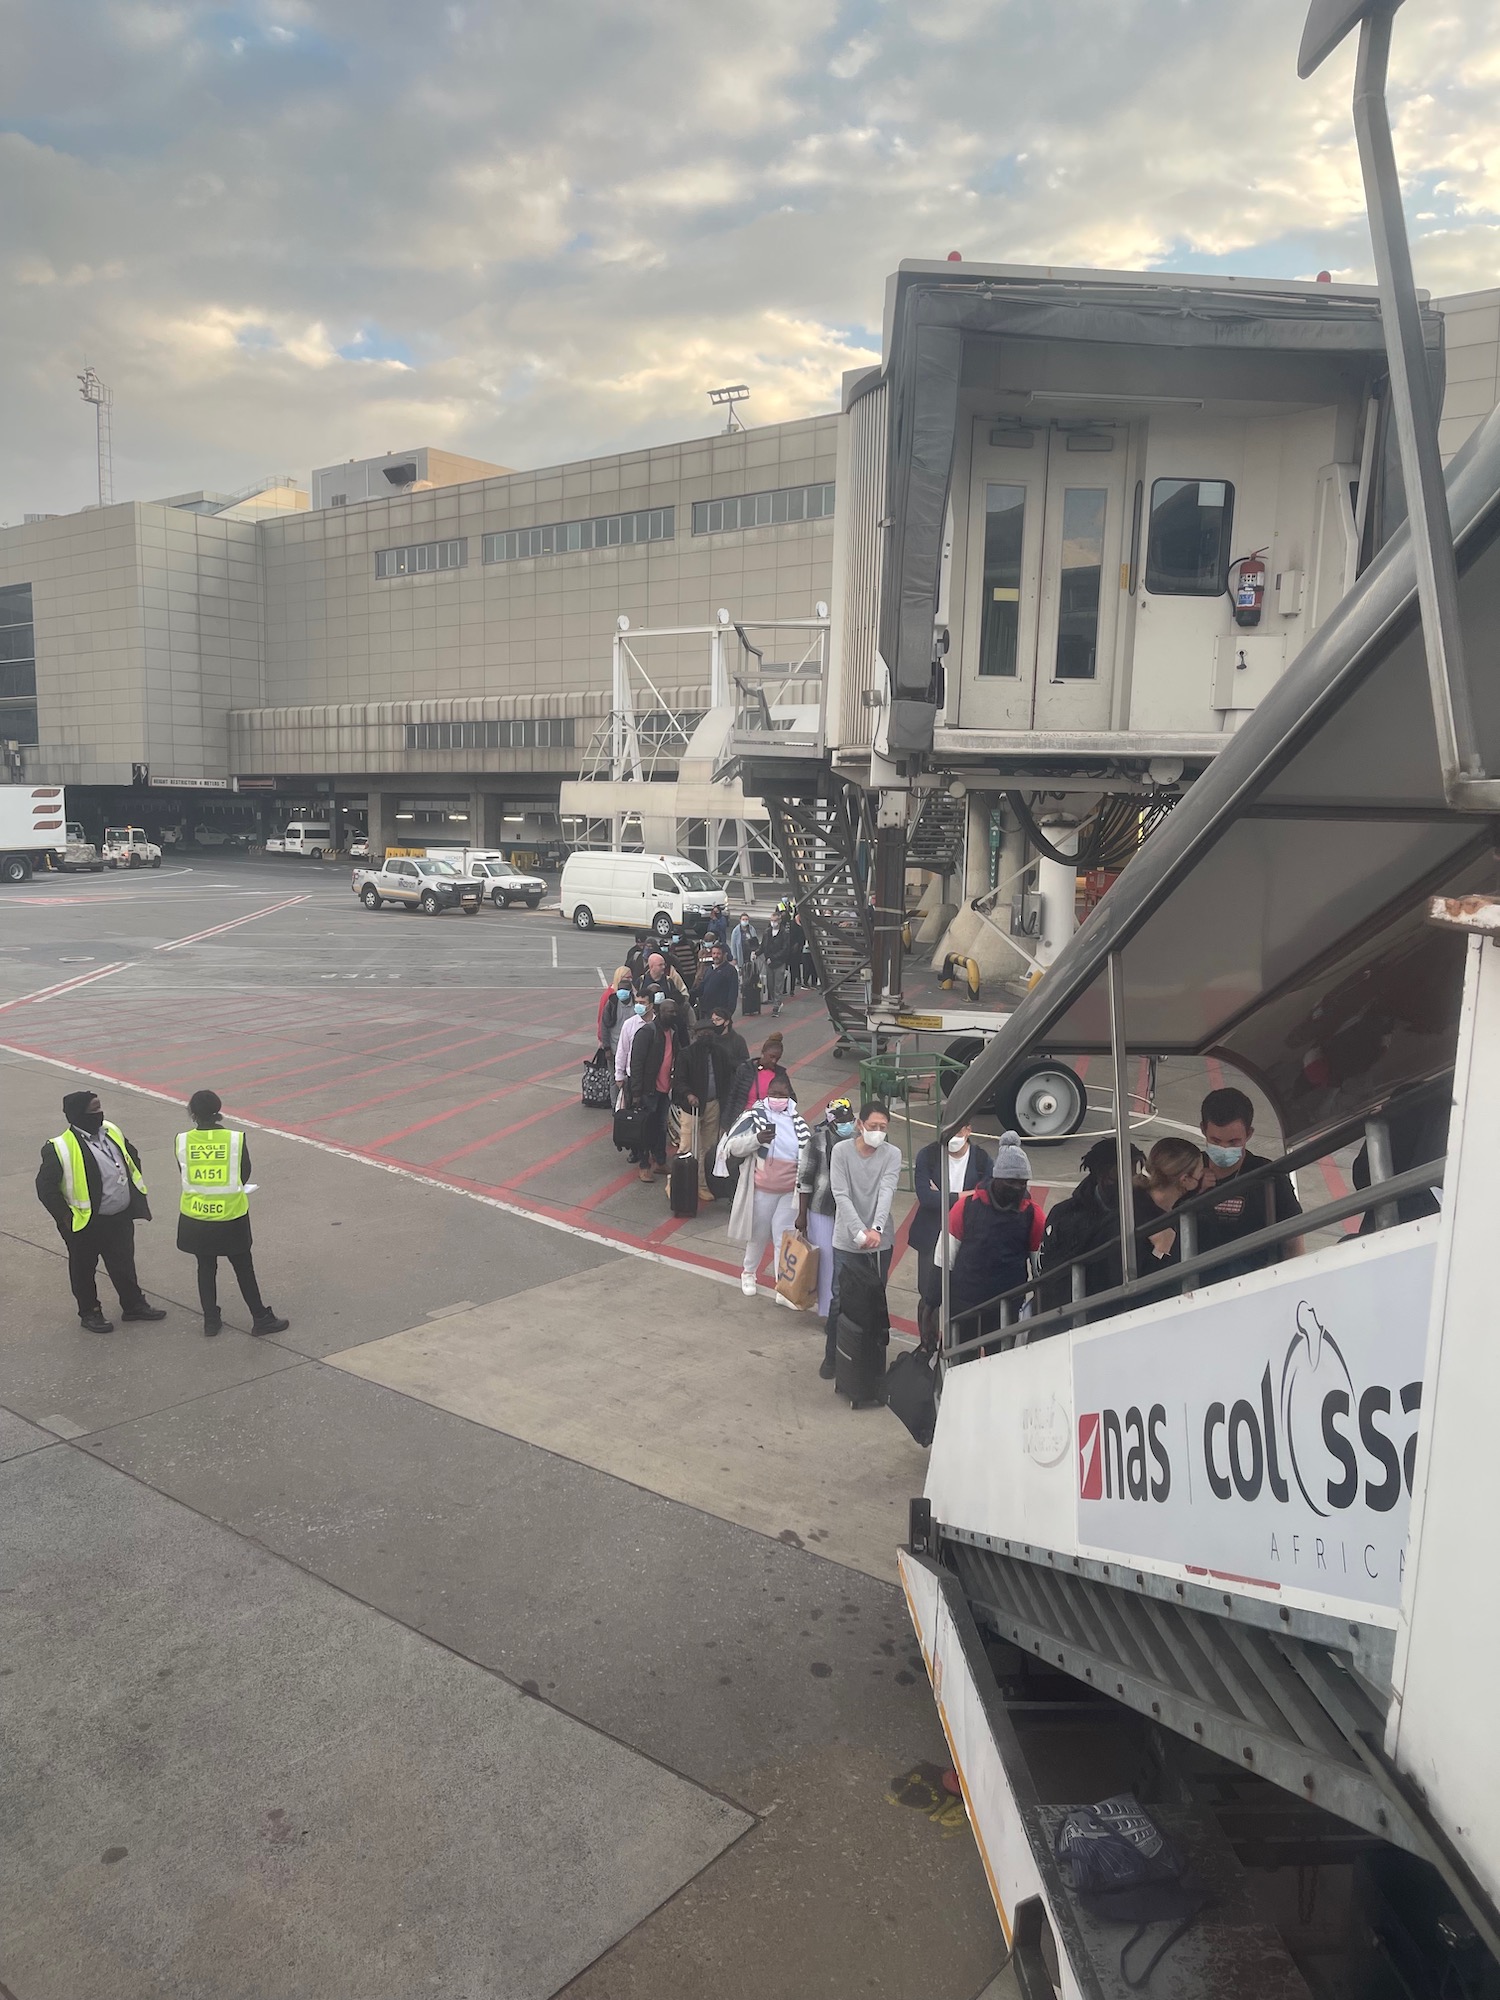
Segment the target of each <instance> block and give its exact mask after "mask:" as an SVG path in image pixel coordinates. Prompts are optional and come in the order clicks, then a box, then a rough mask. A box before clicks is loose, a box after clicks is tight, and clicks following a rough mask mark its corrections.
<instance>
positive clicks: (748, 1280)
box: [740, 1271, 756, 1299]
mask: <svg viewBox="0 0 1500 2000" xmlns="http://www.w3.org/2000/svg"><path fill="white" fill-rule="evenodd" d="M740 1290H741V1291H742V1292H743V1293H744V1294H745V1297H746V1298H747V1299H753V1298H754V1297H755V1290H756V1287H755V1279H754V1277H753V1275H752V1274H751V1273H750V1272H749V1271H741V1272H740Z"/></svg>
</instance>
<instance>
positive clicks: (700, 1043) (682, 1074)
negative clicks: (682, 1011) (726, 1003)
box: [672, 1029, 733, 1110]
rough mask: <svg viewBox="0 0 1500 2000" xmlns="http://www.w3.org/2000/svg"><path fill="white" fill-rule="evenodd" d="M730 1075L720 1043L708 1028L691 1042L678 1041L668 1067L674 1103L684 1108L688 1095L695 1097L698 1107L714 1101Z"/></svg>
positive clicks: (715, 1102)
mask: <svg viewBox="0 0 1500 2000" xmlns="http://www.w3.org/2000/svg"><path fill="white" fill-rule="evenodd" d="M732 1078H733V1071H732V1070H731V1068H730V1065H729V1058H728V1056H727V1055H726V1054H725V1052H724V1045H723V1043H722V1042H721V1041H720V1039H719V1037H718V1036H717V1035H716V1034H715V1033H714V1032H713V1030H712V1029H709V1030H708V1032H707V1033H706V1034H705V1033H698V1034H695V1035H694V1036H693V1038H692V1040H691V1041H682V1040H679V1042H678V1045H677V1057H676V1061H675V1062H674V1064H673V1066H672V1101H673V1103H674V1104H679V1105H681V1106H683V1107H684V1108H686V1107H687V1100H688V1099H689V1097H695V1098H696V1099H697V1100H698V1104H697V1108H698V1109H699V1110H701V1109H702V1107H703V1106H704V1105H705V1104H717V1103H718V1102H719V1100H720V1098H721V1097H722V1096H723V1095H724V1093H725V1091H726V1090H727V1089H728V1088H729V1083H730V1081H731V1080H732Z"/></svg>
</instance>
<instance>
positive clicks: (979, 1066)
mask: <svg viewBox="0 0 1500 2000" xmlns="http://www.w3.org/2000/svg"><path fill="white" fill-rule="evenodd" d="M1447 485H1448V504H1449V511H1450V514H1451V517H1452V521H1453V528H1454V534H1455V539H1456V542H1457V549H1458V566H1459V594H1460V600H1461V612H1462V622H1463V632H1464V641H1465V646H1466V648H1467V658H1468V660H1469V663H1470V668H1469V670H1470V677H1471V683H1472V698H1473V702H1474V709H1475V719H1476V725H1477V729H1478V734H1479V739H1480V743H1481V746H1482V749H1483V752H1484V755H1485V758H1486V760H1487V768H1496V767H1497V766H1500V412H1496V413H1495V414H1493V415H1492V416H1491V417H1490V419H1489V420H1488V422H1487V423H1486V424H1485V425H1484V426H1483V428H1482V429H1481V430H1479V431H1478V432H1477V433H1476V434H1475V436H1474V437H1472V438H1471V439H1470V440H1469V442H1468V444H1467V445H1466V446H1465V447H1464V449H1463V451H1462V452H1460V453H1459V455H1458V457H1457V458H1456V459H1455V460H1454V462H1453V464H1452V466H1451V467H1450V468H1449V471H1448V480H1447ZM1489 760H1493V761H1489ZM1495 834H1496V827H1495V822H1494V821H1492V820H1490V819H1488V818H1481V817H1477V816H1475V815H1473V814H1464V813H1460V812H1456V811H1454V810H1453V809H1452V808H1451V807H1449V805H1448V804H1447V802H1446V801H1445V798H1444V795H1443V784H1442V776H1441V772H1440V769H1439V762H1438V753H1437V740H1436V733H1435V730H1434V726H1433V719H1432V710H1431V706H1430V698H1429V693H1428V681H1427V672H1426V666H1425V662H1424V658H1423V651H1422V635H1421V629H1420V624H1419V620H1418V613H1417V606H1416V587H1415V577H1414V568H1413V562H1412V556H1411V550H1410V546H1409V544H1408V541H1407V537H1406V531H1405V529H1404V528H1403V529H1402V530H1401V531H1400V532H1399V533H1398V535H1397V536H1396V537H1395V538H1394V539H1393V540H1392V541H1391V542H1390V543H1389V544H1388V545H1387V546H1386V547H1385V548H1384V549H1383V550H1382V551H1381V553H1380V555H1379V556H1378V557H1377V558H1376V559H1375V561H1374V562H1373V563H1372V564H1371V565H1370V567H1369V568H1368V569H1367V570H1366V572H1365V574H1364V575H1363V576H1362V577H1361V578H1360V580H1359V582H1358V583H1357V584H1356V585H1355V587H1354V589H1353V590H1351V591H1350V592H1349V594H1348V595H1347V596H1346V597H1345V598H1344V600H1343V602H1342V603H1341V604H1340V605H1339V607H1338V609H1337V610H1336V611H1335V612H1334V614H1333V615H1332V617H1331V618H1330V619H1329V620H1328V621H1327V623H1326V624H1325V625H1324V626H1323V627H1322V629H1321V630H1320V631H1319V632H1318V633H1317V634H1316V635H1315V636H1314V637H1313V639H1312V640H1311V641H1310V643H1309V644H1308V645H1307V646H1306V647H1305V648H1304V649H1303V651H1302V652H1301V653H1300V654H1299V655H1298V657H1297V659H1296V660H1295V661H1294V662H1293V663H1292V665H1291V666H1290V667H1288V669H1287V671H1286V672H1285V674H1284V675H1283V676H1282V678H1281V680H1280V681H1279V682H1278V683H1277V684H1276V686H1275V687H1274V688H1273V689H1272V691H1271V692H1270V693H1269V694H1268V695H1267V696H1266V698H1265V699H1264V701H1262V703H1261V705H1260V707H1259V708H1258V709H1257V710H1256V711H1255V712H1254V714H1253V715H1251V716H1250V718H1249V719H1248V721H1246V723H1245V724H1244V726H1243V727H1242V728H1241V729H1240V730H1239V731H1238V732H1237V733H1236V734H1235V735H1234V736H1232V737H1231V738H1229V739H1228V741H1227V742H1226V744H1225V747H1224V749H1223V750H1222V751H1221V752H1220V753H1219V755H1218V757H1217V758H1216V759H1215V760H1214V762H1213V763H1212V764H1211V765H1210V766H1209V768H1208V770H1207V771H1206V772H1205V774H1204V775H1203V776H1202V777H1201V778H1199V779H1198V780H1197V782H1196V783H1195V784H1194V785H1193V786H1192V787H1191V789H1190V790H1189V791H1188V792H1187V794H1186V796H1185V797H1184V798H1183V799H1182V801H1181V802H1180V803H1179V804H1178V805H1177V807H1176V808H1175V809H1174V810H1173V811H1172V812H1171V813H1169V814H1168V815H1167V817H1166V819H1165V820H1164V821H1163V822H1162V823H1161V825H1160V826H1158V828H1157V829H1156V831H1155V832H1153V833H1152V834H1151V835H1150V837H1149V839H1148V840H1147V841H1146V843H1145V845H1144V846H1143V847H1142V848H1141V849H1140V851H1139V852H1138V853H1137V854H1136V856H1135V857H1134V859H1133V860H1132V861H1131V862H1130V864H1129V866H1128V867H1127V868H1126V870H1125V872H1124V873H1123V874H1122V876H1121V877H1120V879H1119V881H1118V882H1117V883H1115V885H1114V886H1113V887H1112V888H1111V889H1110V891H1109V893H1108V894H1107V895H1106V896H1105V897H1104V899H1103V900H1102V901H1101V902H1100V903H1099V904H1098V906H1097V907H1096V909H1095V910H1094V912H1093V914H1092V915H1091V916H1090V917H1089V919H1088V921H1087V922H1086V923H1085V924H1084V926H1083V928H1082V929H1081V930H1080V931H1079V932H1078V934H1077V935H1076V937H1074V938H1073V940H1072V941H1071V943H1070V944H1069V945H1068V946H1067V948H1066V949H1065V950H1064V951H1063V953H1062V954H1061V955H1060V956H1059V958H1058V959H1057V960H1056V962H1055V963H1054V965H1053V966H1052V968H1051V970H1050V971H1049V972H1048V973H1047V974H1046V976H1045V977H1044V978H1043V979H1042V980H1041V981H1040V983H1039V984H1038V985H1037V986H1036V987H1034V988H1033V990H1032V991H1031V992H1030V993H1029V994H1028V995H1027V996H1026V998H1025V999H1024V1000H1023V1001H1022V1002H1021V1004H1020V1005H1019V1006H1018V1007H1017V1009H1016V1011H1015V1013H1014V1014H1013V1015H1012V1016H1011V1018H1010V1019H1009V1021H1007V1023H1006V1024H1005V1026H1004V1027H1003V1028H1002V1029H1001V1030H1000V1032H999V1034H998V1035H997V1036H996V1037H995V1039H994V1040H993V1041H992V1042H991V1043H990V1044H989V1045H988V1047H987V1048H986V1049H985V1050H984V1052H983V1053H982V1054H981V1055H980V1056H978V1057H976V1059H975V1060H974V1062H973V1063H972V1064H971V1065H970V1067H969V1070H968V1072H967V1073H966V1075H965V1076H964V1078H963V1080H962V1081H961V1082H960V1084H959V1085H958V1087H957V1088H956V1089H955V1090H954V1091H953V1093H952V1095H951V1096H950V1097H949V1099H948V1101H947V1104H946V1106H945V1108H944V1114H943V1129H944V1131H950V1130H951V1129H952V1128H953V1127H954V1126H956V1125H958V1124H959V1123H961V1122H962V1120H963V1119H964V1118H966V1117H967V1116H969V1115H970V1113H971V1112H972V1110H973V1109H974V1107H975V1106H976V1105H979V1104H981V1103H982V1102H983V1101H984V1100H985V1099H986V1098H987V1097H988V1096H989V1095H990V1094H991V1092H992V1091H993V1090H994V1088H995V1085H996V1084H997V1083H998V1082H999V1081H1000V1079H1001V1078H1002V1077H1004V1076H1005V1075H1006V1074H1007V1073H1009V1072H1011V1071H1013V1070H1014V1069H1015V1067H1016V1065H1017V1064H1018V1063H1019V1062H1020V1061H1021V1059H1022V1058H1024V1057H1025V1056H1027V1055H1028V1054H1031V1053H1035V1052H1037V1051H1039V1050H1041V1049H1043V1048H1046V1049H1048V1050H1051V1051H1054V1052H1057V1053H1065V1052H1068V1051H1079V1052H1083V1051H1090V1050H1102V1049H1107V1048H1108V1047H1109V1046H1110V1032H1109V996H1108V981H1107V978H1106V969H1107V964H1108V960H1109V958H1110V956H1111V954H1112V953H1119V954H1120V960H1121V965H1122V969H1123V973H1124V997H1125V1007H1124V1018H1125V1039H1126V1041H1127V1044H1128V1045H1129V1047H1131V1048H1132V1049H1136V1050H1139V1051H1141V1052H1142V1053H1150V1054H1156V1055H1170V1054H1173V1053H1191V1054H1219V1055H1222V1056H1223V1057H1224V1058H1225V1059H1226V1060H1227V1061H1228V1062H1230V1063H1232V1064H1233V1065H1234V1066H1235V1067H1236V1068H1238V1069H1239V1070H1241V1071H1243V1072H1244V1073H1246V1074H1248V1075H1250V1076H1253V1077H1255V1078H1256V1079H1257V1080H1258V1081H1259V1082H1260V1083H1261V1084H1262V1085H1263V1087H1264V1088H1265V1089H1266V1091H1267V1093H1268V1095H1269V1096H1270V1097H1271V1100H1272V1102H1273V1103H1274V1104H1275V1106H1276V1108H1277V1111H1278V1114H1279V1116H1280V1118H1281V1121H1282V1126H1283V1133H1284V1136H1285V1137H1286V1139H1287V1140H1288V1142H1291V1141H1293V1140H1295V1139H1299V1138H1302V1137H1308V1136H1311V1135H1314V1134H1316V1133H1317V1132H1318V1131H1319V1130H1320V1129H1322V1128H1323V1127H1324V1126H1326V1125H1328V1124H1331V1123H1332V1122H1334V1121H1335V1120H1337V1119H1341V1118H1348V1117H1351V1116H1354V1115H1358V1114H1360V1113H1361V1112H1363V1111H1364V1110H1365V1109H1366V1108H1367V1107H1370V1106H1373V1105H1375V1104H1377V1103H1380V1102H1383V1101H1384V1100H1385V1099H1387V1098H1388V1097H1390V1096H1392V1095H1393V1094H1395V1093H1396V1092H1397V1091H1399V1090H1400V1089H1401V1088H1403V1087H1405V1086H1406V1085H1408V1084H1411V1083H1416V1082H1419V1081H1423V1080H1426V1079H1427V1078H1429V1077H1432V1076H1436V1075H1440V1074H1441V1073H1442V1072H1443V1070H1444V1069H1445V1068H1446V1067H1447V1066H1448V1064H1449V1062H1451V1059H1452V1056H1451V1051H1452V1045H1453V1037H1454V1031H1455V1027H1456V1021H1457V1012H1458V993H1459V987H1460V983H1461V972H1462V965H1461V959H1462V952H1463V949H1464V945H1463V940H1462V938H1460V937H1452V938H1448V937H1444V936H1440V935H1438V934H1437V933H1435V932H1433V931H1431V930H1429V929H1427V928H1426V927H1425V925H1424V922H1423V915H1424V909H1425V901H1426V898H1427V896H1428V895H1429V894H1434V893H1437V892H1439V891H1446V892H1449V893H1456V892H1460V891H1465V890H1470V889H1481V888H1484V889H1489V888H1494V887H1496V886H1500V870H1497V866H1496V861H1495Z"/></svg>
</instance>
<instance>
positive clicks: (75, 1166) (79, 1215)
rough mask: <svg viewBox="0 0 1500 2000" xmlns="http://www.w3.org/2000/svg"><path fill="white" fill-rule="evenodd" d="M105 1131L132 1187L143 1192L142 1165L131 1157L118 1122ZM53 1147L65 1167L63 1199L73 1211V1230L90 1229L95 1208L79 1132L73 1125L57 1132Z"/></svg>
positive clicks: (108, 1126) (144, 1185)
mask: <svg viewBox="0 0 1500 2000" xmlns="http://www.w3.org/2000/svg"><path fill="white" fill-rule="evenodd" d="M103 1130H104V1133H105V1136H106V1137H107V1138H110V1139H112V1140H113V1141H114V1143H115V1145H116V1146H117V1147H118V1149H119V1154H120V1158H121V1159H122V1160H123V1161H124V1162H125V1171H126V1173H127V1174H129V1176H130V1180H131V1184H132V1186H133V1187H135V1188H136V1189H137V1190H138V1191H139V1192H140V1193H141V1194H144V1193H145V1192H146V1183H145V1181H144V1180H143V1179H142V1178H141V1170H140V1168H139V1167H138V1166H137V1165H136V1163H135V1161H134V1160H133V1159H131V1157H130V1149H129V1147H128V1146H127V1145H126V1144H125V1134H124V1133H123V1132H122V1131H121V1130H120V1128H119V1126H118V1125H106V1126H104V1128H103ZM52 1150H53V1152H54V1153H56V1155H57V1157H58V1162H59V1164H60V1165H61V1167H62V1191H63V1199H64V1201H66V1202H67V1204H68V1207H69V1208H70V1209H71V1210H72V1211H73V1227H74V1229H87V1228H88V1226H89V1224H90V1223H91V1222H92V1221H93V1219H94V1208H93V1203H92V1202H91V1201H90V1200H89V1182H88V1175H87V1174H86V1173H85V1172H84V1168H83V1147H82V1145H81V1144H80V1143H79V1139H78V1134H77V1133H76V1132H75V1131H74V1130H73V1128H72V1126H71V1125H70V1126H69V1127H68V1129H67V1131H66V1132H59V1133H58V1135H57V1137H56V1138H55V1139H54V1140H53V1141H52Z"/></svg>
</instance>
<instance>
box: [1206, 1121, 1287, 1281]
mask: <svg viewBox="0 0 1500 2000" xmlns="http://www.w3.org/2000/svg"><path fill="white" fill-rule="evenodd" d="M1198 1122H1199V1126H1200V1129H1201V1130H1202V1133H1203V1150H1204V1152H1205V1153H1206V1154H1207V1156H1208V1173H1207V1176H1206V1177H1205V1180H1204V1186H1205V1188H1214V1189H1218V1190H1220V1193H1219V1198H1218V1199H1217V1200H1216V1201H1213V1202H1211V1203H1208V1204H1207V1205H1205V1206H1204V1207H1201V1208H1200V1209H1199V1210H1198V1251H1199V1254H1200V1255H1202V1254H1203V1253H1204V1252H1205V1251H1208V1250H1217V1249H1219V1248H1220V1247H1221V1246H1222V1245H1223V1244H1226V1243H1235V1242H1238V1240H1239V1239H1240V1238H1241V1237H1242V1236H1254V1235H1255V1234H1256V1232H1257V1231H1258V1230H1261V1229H1265V1228H1268V1227H1269V1226H1270V1224H1271V1223H1272V1222H1290V1221H1291V1219H1292V1217H1293V1216H1296V1215H1300V1214H1301V1213H1302V1204H1301V1202H1299V1201H1298V1199H1297V1195H1296V1190H1295V1189H1294V1188H1293V1186H1292V1177H1291V1175H1290V1174H1273V1175H1271V1176H1270V1178H1269V1179H1266V1180H1262V1181H1259V1182H1257V1183H1256V1184H1255V1185H1253V1186H1251V1187H1248V1188H1247V1187H1243V1186H1239V1185H1237V1183H1238V1182H1239V1181H1240V1179H1241V1177H1242V1176H1244V1177H1248V1176H1249V1175H1251V1174H1253V1173H1254V1172H1255V1170H1256V1168H1257V1167H1269V1166H1270V1165H1271V1162H1270V1161H1269V1160H1267V1159H1265V1158H1263V1157H1262V1156H1261V1155H1260V1154H1259V1153H1252V1152H1251V1151H1250V1146H1249V1141H1250V1136H1251V1134H1252V1133H1253V1131H1254V1130H1255V1106H1254V1105H1253V1104H1252V1103H1251V1102H1250V1100H1249V1098H1248V1097H1247V1096H1246V1095H1245V1093H1244V1091H1243V1090H1236V1089H1235V1088H1234V1087H1233V1086H1232V1085H1230V1086H1228V1087H1227V1088H1225V1089H1222V1090H1211V1091H1210V1092H1209V1093H1208V1095H1207V1097H1205V1098H1204V1100H1203V1104H1202V1108H1201V1110H1200V1112H1199V1120H1198ZM1301 1254H1302V1239H1301V1237H1300V1236H1293V1237H1291V1238H1289V1239H1288V1240H1287V1242H1286V1243H1285V1244H1283V1245H1281V1246H1280V1247H1279V1248H1276V1249H1271V1250H1261V1251H1252V1253H1251V1254H1250V1255H1249V1256H1248V1257H1230V1258H1226V1260H1225V1261H1224V1262H1223V1263H1222V1264H1216V1265H1215V1266H1214V1268H1213V1269H1212V1271H1210V1272H1207V1273H1206V1274H1205V1276H1204V1279H1203V1282H1204V1283H1205V1284H1211V1285H1217V1284H1219V1283H1221V1282H1222V1280H1223V1279H1225V1278H1239V1277H1243V1276H1244V1274H1245V1273H1246V1272H1247V1271H1262V1270H1264V1269H1265V1268H1266V1266H1267V1265H1268V1264H1275V1263H1278V1262H1279V1261H1280V1260H1281V1258H1282V1257H1300V1256H1301Z"/></svg>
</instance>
